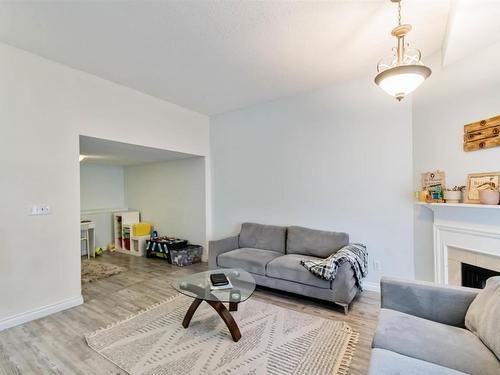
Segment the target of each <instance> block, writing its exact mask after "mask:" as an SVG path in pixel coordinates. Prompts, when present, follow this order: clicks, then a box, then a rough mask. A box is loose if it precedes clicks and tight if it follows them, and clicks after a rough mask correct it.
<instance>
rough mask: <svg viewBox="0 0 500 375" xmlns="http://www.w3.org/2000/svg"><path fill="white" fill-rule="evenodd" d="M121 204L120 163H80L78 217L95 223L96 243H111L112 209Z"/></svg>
mask: <svg viewBox="0 0 500 375" xmlns="http://www.w3.org/2000/svg"><path fill="white" fill-rule="evenodd" d="M125 207H126V206H125V177H124V170H123V166H120V165H104V164H90V163H88V162H85V161H84V162H83V163H80V210H81V211H80V212H81V218H82V219H85V220H92V221H94V222H95V223H96V226H95V243H96V246H100V247H102V248H103V249H105V248H106V246H107V245H108V244H109V243H111V242H113V212H114V211H117V210H118V211H121V210H123V209H124V208H125Z"/></svg>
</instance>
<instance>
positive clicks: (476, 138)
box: [464, 116, 500, 151]
mask: <svg viewBox="0 0 500 375" xmlns="http://www.w3.org/2000/svg"><path fill="white" fill-rule="evenodd" d="M497 146H500V116H495V117H492V118H489V119H486V120H481V121H478V122H473V123H472V124H467V125H464V151H476V150H481V149H483V148H491V147H497Z"/></svg>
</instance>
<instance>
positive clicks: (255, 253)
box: [217, 248, 283, 276]
mask: <svg viewBox="0 0 500 375" xmlns="http://www.w3.org/2000/svg"><path fill="white" fill-rule="evenodd" d="M281 256H283V254H282V253H278V252H277V251H270V250H262V249H250V248H243V249H236V250H232V251H228V252H227V253H223V254H220V255H219V256H218V257H217V264H218V265H219V266H220V267H225V268H242V269H244V270H245V271H247V272H250V273H256V274H258V275H262V276H265V275H266V265H267V264H268V263H269V262H270V261H272V260H273V259H275V258H278V257H281Z"/></svg>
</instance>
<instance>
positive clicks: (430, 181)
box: [419, 170, 446, 203]
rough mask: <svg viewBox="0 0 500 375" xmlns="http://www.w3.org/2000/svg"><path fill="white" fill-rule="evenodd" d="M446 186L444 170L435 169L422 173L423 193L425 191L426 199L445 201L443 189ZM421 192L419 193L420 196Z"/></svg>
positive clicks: (429, 200)
mask: <svg viewBox="0 0 500 375" xmlns="http://www.w3.org/2000/svg"><path fill="white" fill-rule="evenodd" d="M445 186H446V179H445V173H444V172H443V171H439V170H437V171H433V172H426V173H422V195H423V192H424V191H425V192H426V193H425V201H426V202H427V203H431V202H443V190H444V187H445ZM420 196H421V194H420V193H419V197H420Z"/></svg>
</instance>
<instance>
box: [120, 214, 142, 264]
mask: <svg viewBox="0 0 500 375" xmlns="http://www.w3.org/2000/svg"><path fill="white" fill-rule="evenodd" d="M140 221H141V219H140V214H139V211H125V212H116V213H114V214H113V231H114V233H113V234H114V240H115V249H116V251H118V252H121V253H125V254H133V255H140V254H139V252H140V251H132V242H133V238H132V224H135V223H139V222H140Z"/></svg>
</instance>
